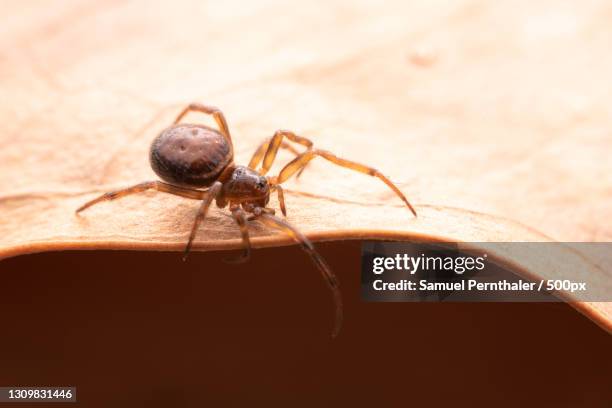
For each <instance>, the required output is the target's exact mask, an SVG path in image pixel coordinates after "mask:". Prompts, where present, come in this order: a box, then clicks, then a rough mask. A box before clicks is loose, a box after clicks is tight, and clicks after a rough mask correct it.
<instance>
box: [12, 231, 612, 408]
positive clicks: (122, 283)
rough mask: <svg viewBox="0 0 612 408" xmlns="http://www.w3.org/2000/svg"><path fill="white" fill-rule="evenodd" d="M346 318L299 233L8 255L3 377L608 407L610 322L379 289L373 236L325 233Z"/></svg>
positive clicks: (83, 395)
mask: <svg viewBox="0 0 612 408" xmlns="http://www.w3.org/2000/svg"><path fill="white" fill-rule="evenodd" d="M319 249H320V250H321V252H322V254H323V255H324V256H325V257H326V258H327V259H328V260H329V261H330V264H331V266H332V267H333V268H334V269H335V270H336V271H337V272H338V274H339V277H340V279H341V281H342V284H343V293H344V296H345V303H346V305H345V312H346V313H345V314H346V322H345V325H344V328H343V330H342V332H341V333H340V336H339V337H338V338H337V339H336V340H334V341H331V340H330V330H331V324H332V317H333V314H332V311H333V307H332V303H331V299H330V296H329V291H328V289H327V287H326V286H325V284H324V283H323V282H322V281H321V279H320V276H319V273H318V271H316V270H315V269H314V268H313V267H312V266H311V264H310V262H308V260H307V258H306V255H304V254H303V253H301V251H300V250H299V249H298V248H295V247H289V248H285V249H280V250H277V249H262V250H257V251H255V253H254V256H253V259H252V261H251V262H250V263H249V264H244V265H238V266H234V265H227V264H225V263H224V262H223V261H222V259H223V258H225V257H227V256H229V254H228V253H226V252H215V253H199V254H194V256H193V257H192V258H191V259H190V260H189V261H188V262H186V263H182V262H180V256H179V255H178V254H176V253H149V254H144V253H133V252H132V253H131V252H109V251H106V252H89V251H87V252H62V253H49V254H39V255H31V256H26V257H17V258H13V259H9V260H6V261H3V262H1V263H0V276H2V285H0V298H1V299H2V304H3V307H2V308H1V309H0V321H2V322H3V323H2V324H3V330H2V332H3V335H2V338H1V340H0V361H2V364H0V384H3V385H4V384H6V385H8V384H22V385H26V384H27V385H32V384H58V385H65V384H70V385H75V386H76V387H78V400H79V402H80V404H79V405H80V406H86V407H103V406H106V407H108V406H126V407H127V406H148V407H157V406H159V407H196V406H209V405H211V404H212V405H214V406H225V405H232V406H245V405H264V404H265V405H266V406H270V405H271V406H277V405H279V406H303V407H311V406H313V405H316V406H330V407H331V406H345V405H351V406H412V405H415V406H422V405H426V406H442V405H452V406H466V407H468V406H490V405H495V406H499V407H516V406H555V407H576V406H583V407H587V406H588V407H607V406H609V403H610V401H611V400H612V393H611V391H610V387H609V384H610V370H611V368H612V354H611V353H610V346H611V345H612V342H611V341H610V336H609V335H608V334H607V333H605V332H604V331H603V330H601V329H600V328H598V327H597V326H595V325H594V324H593V323H591V322H590V321H588V320H587V319H586V318H585V317H584V316H581V315H579V314H578V313H576V312H575V311H574V310H572V309H571V308H570V307H569V306H567V305H565V304H561V303H557V304H507V303H506V304H448V303H446V304H442V303H440V304H425V303H421V304H415V303H393V304H391V303H363V302H362V301H361V300H360V295H359V293H360V289H359V280H358V279H355V278H354V277H355V276H358V274H359V268H360V261H359V250H360V244H359V243H358V242H345V243H340V242H336V243H326V244H321V245H319Z"/></svg>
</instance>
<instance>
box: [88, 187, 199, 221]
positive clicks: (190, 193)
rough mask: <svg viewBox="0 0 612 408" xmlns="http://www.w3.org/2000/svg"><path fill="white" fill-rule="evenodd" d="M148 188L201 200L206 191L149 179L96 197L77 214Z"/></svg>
mask: <svg viewBox="0 0 612 408" xmlns="http://www.w3.org/2000/svg"><path fill="white" fill-rule="evenodd" d="M146 190H157V191H161V192H164V193H170V194H174V195H177V196H181V197H185V198H191V199H194V200H201V199H202V198H203V197H204V196H205V195H206V191H204V190H196V189H190V188H184V187H178V186H173V185H172V184H168V183H164V182H162V181H147V182H145V183H140V184H136V185H135V186H132V187H128V188H124V189H121V190H115V191H109V192H108V193H104V194H102V195H101V196H99V197H97V198H94V199H93V200H91V201H88V202H86V203H85V204H83V205H82V206H81V207H79V208H78V209H77V210H76V212H77V214H78V213H80V212H81V211H83V210H85V209H86V208H89V207H91V206H92V205H95V204H98V203H101V202H102V201H110V200H116V199H117V198H121V197H125V196H127V195H130V194H136V193H141V192H143V191H146Z"/></svg>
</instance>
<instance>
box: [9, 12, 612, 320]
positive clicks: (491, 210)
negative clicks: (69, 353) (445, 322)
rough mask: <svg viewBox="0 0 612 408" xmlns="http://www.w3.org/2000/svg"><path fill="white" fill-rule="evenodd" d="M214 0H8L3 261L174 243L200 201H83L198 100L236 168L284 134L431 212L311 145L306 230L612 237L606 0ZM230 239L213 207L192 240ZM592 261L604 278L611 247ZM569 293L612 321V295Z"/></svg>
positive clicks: (155, 196) (136, 172)
mask: <svg viewBox="0 0 612 408" xmlns="http://www.w3.org/2000/svg"><path fill="white" fill-rule="evenodd" d="M201 3H202V2H196V1H192V2H186V3H185V4H182V5H181V6H180V7H179V6H177V5H175V4H174V3H167V4H164V5H160V4H156V5H155V6H152V5H151V4H150V3H148V2H138V1H133V2H128V3H118V4H114V3H110V2H102V1H99V2H92V3H91V2H88V3H83V4H79V5H74V4H73V3H71V2H64V1H58V2H54V4H53V9H51V8H50V6H49V8H48V9H45V8H43V7H24V3H23V2H14V3H13V4H5V5H4V10H3V11H4V12H3V17H2V20H3V24H2V25H1V26H2V28H1V29H2V31H3V35H2V36H0V43H1V46H0V50H2V51H1V54H0V78H1V81H2V87H0V96H1V100H2V103H1V105H0V119H1V120H0V140H1V142H2V149H1V151H0V162H1V163H2V165H3V170H2V172H1V173H0V211H1V213H2V222H1V223H0V257H8V256H15V255H19V254H25V253H30V252H37V251H48V250H60V249H68V248H77V249H79V248H133V249H150V250H162V249H164V250H165V249H171V250H180V249H182V248H183V246H184V244H185V240H186V238H187V236H188V232H189V228H190V226H191V223H192V220H193V217H194V213H195V211H196V208H197V206H198V205H197V203H195V202H190V201H187V200H184V199H178V198H176V197H172V196H166V195H163V194H159V193H152V192H151V193H145V194H142V195H140V196H132V197H128V198H125V199H123V200H121V201H117V202H112V203H104V204H101V205H99V206H96V207H94V208H92V209H91V210H88V211H87V212H86V213H83V215H82V216H81V217H77V216H75V214H74V210H75V209H76V208H77V207H78V206H79V205H80V204H82V203H83V202H84V201H86V200H88V199H90V198H92V197H94V196H95V195H96V194H100V193H101V192H104V191H107V190H111V189H115V188H118V187H123V186H129V185H131V184H135V183H138V182H141V181H145V180H152V179H155V175H154V174H153V172H152V171H151V169H150V168H149V165H148V161H147V160H148V159H147V150H148V147H149V143H150V141H151V140H152V138H153V137H154V136H155V135H156V134H157V132H159V131H160V130H161V129H162V128H164V127H165V126H166V125H167V124H168V123H169V122H170V121H171V120H172V119H173V117H174V116H175V115H176V114H177V112H178V111H179V110H180V109H181V107H182V106H184V105H185V104H186V103H188V102H190V101H200V102H206V103H210V104H214V105H217V106H219V107H221V108H222V109H223V110H224V111H225V113H226V116H227V118H228V120H229V122H230V127H231V129H232V131H233V137H234V143H235V145H236V150H237V151H236V160H237V162H238V163H246V162H247V161H248V159H249V155H250V154H251V152H252V151H253V150H254V149H255V147H256V146H257V145H258V143H260V141H261V140H262V139H263V138H265V137H268V136H270V135H271V134H272V133H273V132H274V130H276V129H278V128H289V129H292V130H295V131H296V132H298V133H300V134H302V135H304V136H307V137H309V138H311V139H312V140H314V141H315V144H316V145H317V146H318V147H321V148H324V149H327V150H331V151H333V152H335V153H337V154H338V155H340V156H343V157H346V158H350V159H353V160H356V161H361V162H364V163H368V164H371V165H373V166H375V167H377V168H379V170H381V171H382V172H383V173H385V174H386V175H388V176H389V177H390V178H391V179H392V180H394V181H395V182H397V183H398V185H400V187H401V189H402V190H403V191H404V192H405V193H406V195H407V196H408V197H409V199H410V200H411V201H412V202H413V203H414V204H415V205H416V207H417V210H418V212H419V218H418V219H414V218H412V217H411V215H410V213H409V212H408V210H407V209H406V208H405V207H403V206H402V205H401V202H400V201H399V200H398V199H397V198H396V197H395V196H394V195H393V194H392V193H391V192H390V191H388V189H386V188H385V186H384V185H383V184H382V183H380V182H378V181H377V180H374V179H370V178H368V177H366V176H363V175H359V174H353V173H351V172H349V171H347V170H344V169H340V168H336V167H334V166H332V165H331V164H329V163H326V162H323V161H315V162H313V163H312V164H311V166H310V167H309V169H308V171H307V172H305V174H304V176H303V177H302V179H300V180H299V181H295V180H294V181H291V182H289V183H288V185H287V188H288V189H290V190H291V192H289V193H288V194H287V204H288V209H289V220H290V221H291V222H292V223H294V224H295V225H296V226H297V227H299V228H300V229H302V230H303V231H304V232H305V233H306V234H307V235H308V236H309V237H311V238H312V239H314V240H330V239H360V238H376V239H382V238H394V239H410V238H414V237H432V238H435V239H444V240H458V241H546V240H560V241H610V240H611V239H612V223H610V222H609V221H608V220H610V219H612V200H611V199H610V198H611V196H612V165H611V162H610V160H609V156H610V151H611V147H612V140H611V134H610V130H609V129H610V125H611V123H610V121H611V119H610V118H612V115H610V104H609V97H608V96H609V95H610V94H611V93H612V89H611V88H612V83H611V82H610V81H609V73H610V72H612V55H610V53H609V52H608V50H609V43H608V38H610V36H611V35H612V32H611V31H612V27H611V26H610V24H609V22H608V21H607V18H606V13H605V12H606V10H605V7H606V6H605V4H598V3H594V4H591V3H590V2H580V3H572V4H567V5H565V6H562V5H559V4H558V3H557V2H554V1H552V0H548V1H541V2H538V3H537V4H534V3H533V2H527V1H524V3H525V4H523V5H518V4H517V3H516V2H508V3H499V2H495V3H493V2H491V3H475V4H474V3H472V2H455V3H453V4H452V5H449V6H446V7H436V6H433V5H431V4H430V3H429V2H421V4H404V3H400V4H398V5H396V6H388V7H378V6H377V5H376V4H375V2H371V3H370V4H361V5H359V6H357V5H355V6H354V8H353V9H352V10H351V11H350V12H348V10H346V9H345V8H344V7H343V6H342V5H341V4H336V2H331V3H330V2H327V3H326V7H328V10H327V11H326V12H325V13H321V12H320V9H319V5H316V4H311V3H301V4H300V7H293V6H291V5H289V4H277V3H276V2H269V3H268V2H258V3H257V4H254V3H250V4H248V5H246V4H240V5H234V6H232V5H231V4H226V3H218V2H217V3H214V4H212V5H205V4H201ZM280 15H282V16H283V18H278V17H277V16H280ZM606 34H607V35H606ZM190 120H193V121H199V120H203V121H205V122H206V123H210V122H209V121H208V120H207V119H206V118H201V117H199V116H195V115H194V116H193V117H192V116H190ZM289 157H290V156H288V155H282V156H281V160H280V162H283V161H285V162H286V160H287V159H288V158H289ZM278 168H279V167H278V166H276V167H275V169H276V170H278ZM275 204H276V202H275V201H274V203H273V205H275ZM538 231H541V232H538ZM253 234H254V235H255V236H256V238H255V239H254V240H253V243H254V244H255V245H256V246H274V245H284V244H288V243H289V241H288V240H287V238H285V237H283V236H281V235H278V234H276V233H274V232H272V231H269V230H267V229H265V228H263V227H261V226H258V225H254V226H253ZM238 236H239V234H238V231H237V228H236V226H235V225H233V223H232V221H231V219H229V218H228V217H226V216H225V215H224V212H223V211H221V210H213V211H212V213H211V215H210V218H209V219H208V220H207V221H206V224H205V227H204V228H203V229H202V231H201V232H200V234H199V236H198V238H197V243H196V248H197V249H201V250H214V249H228V248H237V247H238V246H239V245H240V241H239V239H238ZM585 262H586V261H585ZM587 263H588V264H589V265H591V264H592V263H595V264H596V265H597V268H594V269H593V272H592V275H591V276H592V281H593V282H594V284H597V283H598V282H600V283H601V282H609V280H610V270H611V268H612V261H611V260H610V259H596V260H590V261H589V262H587ZM528 272H532V273H536V274H538V273H539V274H543V272H542V271H533V270H531V271H528ZM577 307H578V308H580V309H581V310H582V311H584V312H586V313H587V315H589V316H590V317H591V318H593V319H595V320H596V321H597V322H599V323H600V324H602V325H603V326H604V327H606V328H607V329H610V328H612V306H611V305H610V304H605V303H589V304H578V305H577Z"/></svg>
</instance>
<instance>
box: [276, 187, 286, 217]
mask: <svg viewBox="0 0 612 408" xmlns="http://www.w3.org/2000/svg"><path fill="white" fill-rule="evenodd" d="M273 188H274V189H275V190H276V194H277V195H278V205H279V206H280V209H281V212H282V213H283V216H285V217H286V216H287V207H285V193H284V190H283V188H282V187H281V186H280V184H276V185H274V186H273Z"/></svg>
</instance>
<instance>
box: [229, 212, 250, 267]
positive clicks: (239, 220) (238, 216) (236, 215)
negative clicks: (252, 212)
mask: <svg viewBox="0 0 612 408" xmlns="http://www.w3.org/2000/svg"><path fill="white" fill-rule="evenodd" d="M230 209H231V211H232V218H233V219H234V221H236V224H238V227H239V228H240V234H241V235H242V243H243V244H244V252H243V254H242V255H241V256H239V257H237V258H235V259H227V260H226V261H227V262H231V263H242V262H246V261H248V259H249V258H250V257H251V240H250V239H249V229H248V226H247V224H246V222H247V221H246V216H245V213H244V211H243V210H242V209H241V208H240V206H239V205H235V206H232V207H231V208H230Z"/></svg>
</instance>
